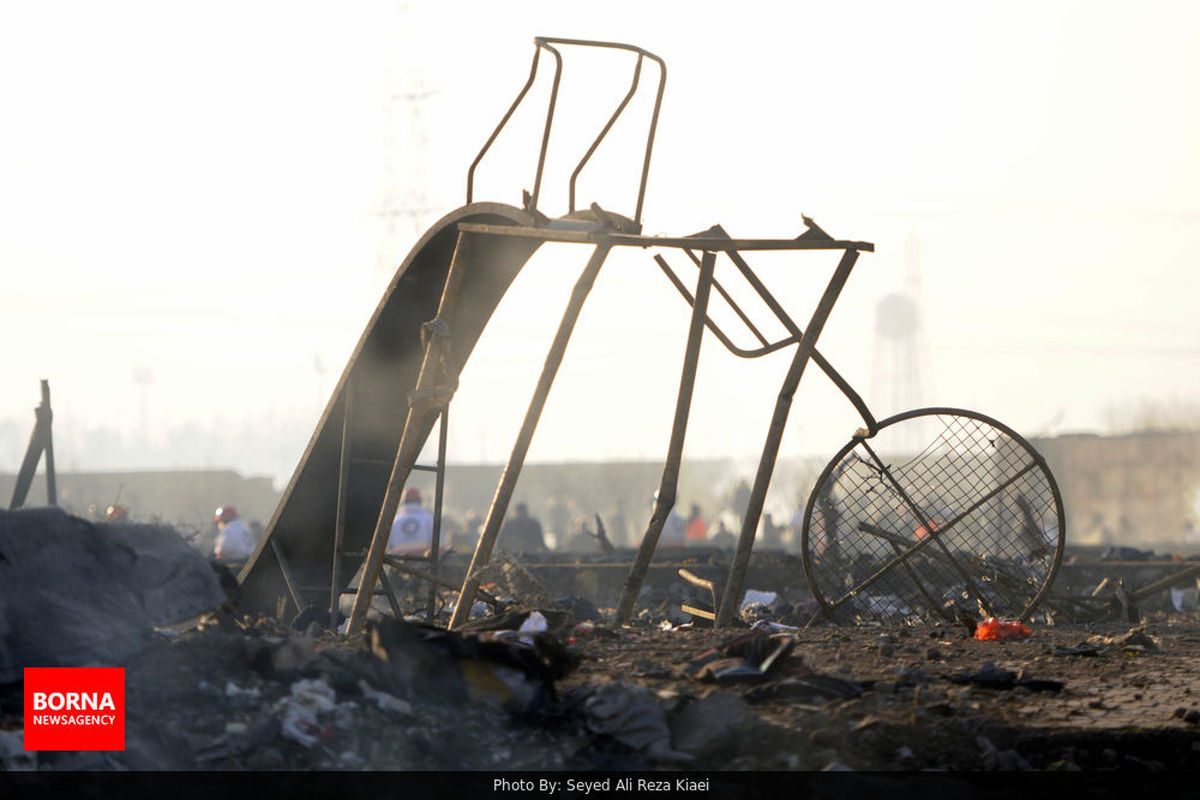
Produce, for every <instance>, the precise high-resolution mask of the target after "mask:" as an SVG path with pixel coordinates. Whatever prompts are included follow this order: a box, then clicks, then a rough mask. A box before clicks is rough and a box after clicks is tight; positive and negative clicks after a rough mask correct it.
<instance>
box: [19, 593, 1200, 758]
mask: <svg viewBox="0 0 1200 800" xmlns="http://www.w3.org/2000/svg"><path fill="white" fill-rule="evenodd" d="M566 624H567V625H568V629H567V630H565V632H564V633H563V634H562V637H561V641H564V642H567V643H568V645H567V651H566V655H567V656H569V658H570V660H571V661H577V664H576V665H575V666H574V668H573V669H572V670H571V671H570V672H569V673H568V674H567V675H566V676H565V677H563V678H561V679H559V680H557V681H556V682H555V688H556V691H555V692H554V696H553V698H551V697H550V695H549V694H543V695H539V696H538V697H537V698H535V699H534V700H529V697H531V696H532V695H529V694H528V693H526V695H521V694H520V693H519V692H518V693H516V695H514V693H512V692H508V691H506V690H502V689H500V690H497V691H493V689H497V687H499V684H498V683H497V682H496V680H495V676H494V675H493V674H492V673H488V675H486V676H484V677H483V678H480V673H479V672H478V667H477V665H478V664H480V663H483V664H488V663H491V662H489V661H488V658H490V657H491V656H489V655H487V654H484V655H482V656H481V655H479V654H476V655H475V656H466V657H464V656H463V654H462V653H461V652H460V653H458V655H457V657H451V656H448V655H447V654H446V653H445V652H444V651H443V650H442V649H439V647H438V646H437V645H430V644H414V643H412V642H407V643H403V644H398V645H396V648H395V649H393V650H391V651H390V652H391V653H392V655H391V658H390V660H388V661H384V660H382V659H381V658H380V654H381V653H382V652H383V651H382V650H381V649H380V648H379V647H376V648H375V651H374V652H372V651H371V649H370V647H369V644H368V642H367V641H366V640H365V639H360V638H358V637H354V638H351V639H347V638H345V637H340V636H338V635H336V634H333V633H330V632H318V631H316V630H315V629H310V630H309V631H308V632H301V631H298V630H296V629H295V628H289V627H287V626H284V625H282V623H279V622H276V621H273V620H262V619H260V620H258V621H257V622H256V623H255V624H248V623H247V622H246V621H245V620H242V621H241V622H240V623H239V622H236V621H233V620H231V619H229V618H225V619H218V618H216V617H209V618H208V619H206V620H204V621H202V623H201V624H200V625H199V626H197V627H196V628H194V629H192V630H189V631H187V632H184V633H175V632H173V631H167V632H163V633H159V634H156V639H155V641H154V642H153V643H151V644H150V646H149V647H147V648H146V649H145V650H144V652H143V653H142V654H141V655H140V656H139V657H138V658H137V659H135V660H134V661H133V662H131V663H130V664H129V665H128V667H127V673H126V685H127V703H128V706H127V748H126V751H125V752H124V753H39V754H30V755H29V756H27V757H26V761H25V762H23V763H22V762H20V761H19V759H18V760H14V759H13V758H12V757H11V756H10V758H9V760H8V761H7V762H6V766H8V767H9V768H18V767H22V766H24V767H33V768H40V769H51V770H62V769H200V770H228V769H233V770H238V769H340V770H345V769H349V770H361V769H368V770H373V769H404V770H412V769H437V770H462V769H465V770H497V769H503V770H509V769H513V770H538V771H540V770H592V769H630V770H661V769H665V770H770V771H776V770H824V769H847V768H848V769H854V770H903V771H907V770H927V769H955V770H1076V769H1081V770H1089V771H1091V770H1149V771H1160V770H1168V769H1171V770H1173V769H1177V768H1189V767H1193V766H1194V765H1195V764H1198V763H1200V724H1197V723H1200V704H1198V701H1200V696H1198V693H1200V686H1197V684H1196V681H1195V671H1196V668H1197V665H1200V619H1197V618H1196V617H1195V616H1194V615H1193V616H1184V615H1172V616H1171V617H1169V618H1168V617H1165V616H1164V617H1162V618H1160V619H1156V620H1152V621H1150V622H1149V623H1148V624H1146V625H1145V626H1144V628H1142V629H1140V630H1138V631H1135V632H1134V633H1133V635H1132V636H1131V635H1130V634H1131V632H1130V629H1129V628H1128V627H1127V626H1121V625H1111V624H1109V625H1093V626H1090V627H1083V626H1053V627H1037V628H1035V629H1034V630H1033V633H1032V635H1031V636H1030V637H1029V638H1028V639H1026V640H1023V641H1008V642H985V641H977V640H975V639H973V638H969V637H968V635H967V631H966V630H965V629H963V628H957V627H910V628H890V629H888V628H865V627H863V628H836V627H828V626H814V627H810V628H807V629H799V630H791V631H783V632H780V633H776V634H775V635H776V636H777V637H779V638H776V639H773V640H771V641H773V642H785V640H790V641H791V642H792V643H791V644H790V648H791V649H790V652H788V653H787V654H786V655H784V656H783V657H781V658H779V659H777V660H776V662H775V664H774V667H773V669H771V670H770V671H768V672H767V674H766V675H762V676H754V677H746V676H742V677H741V678H739V679H738V680H736V681H734V682H729V683H725V682H719V683H712V682H703V681H700V680H697V679H696V678H694V677H691V676H690V675H688V674H687V673H686V672H685V669H686V668H687V665H688V663H689V662H690V661H692V660H693V659H695V658H696V657H697V656H698V655H700V654H701V653H703V652H704V651H706V650H708V649H710V648H712V647H714V646H717V645H720V644H721V643H723V642H725V641H727V640H729V639H730V638H731V637H733V636H736V635H739V634H744V633H745V629H742V630H740V631H713V630H711V629H708V630H705V629H692V628H689V627H682V628H674V629H663V628H660V627H644V628H625V629H619V630H610V629H607V628H605V627H604V626H602V625H601V626H595V627H593V628H591V629H590V630H589V629H587V628H586V626H585V627H584V628H576V627H574V626H575V623H574V621H568V622H567V623H566ZM664 627H669V626H664ZM763 635H764V636H765V634H763ZM1081 645H1083V646H1081ZM497 646H499V645H497ZM503 646H504V647H508V648H509V650H508V651H505V652H510V651H512V650H513V648H514V647H517V648H519V647H520V646H519V645H514V644H512V643H511V642H510V643H509V644H506V645H503ZM416 651H419V652H420V653H421V654H422V655H420V657H419V658H417V659H416V660H415V661H413V662H412V664H416V665H417V666H415V667H414V666H412V664H409V665H408V666H405V663H406V662H405V658H404V657H402V654H404V653H410V652H416ZM398 654H400V655H398ZM430 654H432V655H430ZM505 657H507V656H505ZM422 659H423V660H422ZM479 659H482V660H479ZM455 665H457V666H455ZM464 665H466V666H464ZM468 667H469V668H468ZM450 673H453V674H454V675H456V676H465V680H460V679H459V678H455V680H454V681H451V682H450V683H447V682H446V680H443V678H444V677H445V676H446V675H449V674H450ZM495 674H496V675H500V677H501V678H502V679H504V675H503V674H501V673H499V672H497V673H495ZM510 677H511V674H510ZM536 683H537V681H528V680H527V681H526V685H525V688H526V689H528V688H529V687H530V686H532V685H533V684H536ZM451 684H453V685H451ZM463 686H468V687H471V688H469V690H468V691H463ZM481 687H482V691H479V690H480V688H481ZM1193 687H1196V688H1195V689H1194V688H1193ZM514 696H515V697H516V698H517V699H518V700H520V703H519V704H518V705H517V706H514V704H513V700H514ZM306 697H307V698H308V700H305V698H306ZM313 697H316V699H315V700H313ZM497 698H506V699H507V700H506V702H500V701H499V700H498V699H497ZM304 702H309V703H310V708H311V709H312V714H311V715H310V717H309V718H307V720H303V719H302V720H301V721H300V722H299V723H297V722H296V721H295V719H293V718H292V717H291V716H289V715H293V714H294V712H295V710H296V708H297V707H298V706H297V704H298V703H299V704H301V705H303V703H304ZM506 705H507V708H506V707H505V706H506ZM514 708H517V709H518V710H517V711H516V712H515V713H514V710H513V709H514ZM20 714H21V699H20V697H19V696H15V695H14V694H13V693H12V692H11V691H10V692H8V693H6V694H4V695H3V696H0V732H4V731H8V732H12V731H16V730H19V728H20V725H21V719H20Z"/></svg>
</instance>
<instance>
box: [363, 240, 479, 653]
mask: <svg viewBox="0 0 1200 800" xmlns="http://www.w3.org/2000/svg"><path fill="white" fill-rule="evenodd" d="M473 241H474V240H473V239H472V238H471V237H470V236H469V235H468V234H465V233H462V232H461V231H460V232H459V234H458V241H457V242H456V244H455V247H454V255H453V256H452V257H451V259H450V269H449V271H448V272H447V274H446V283H445V285H444V286H443V287H442V298H441V301H440V302H439V303H438V312H437V317H436V319H438V320H441V321H442V322H445V320H446V318H447V317H448V316H449V315H450V314H451V313H452V311H453V310H454V308H455V306H456V305H457V303H458V296H459V294H460V293H461V292H462V284H463V279H464V277H465V276H464V273H465V272H466V266H465V264H466V261H468V260H469V258H470V252H471V247H472V242H473ZM437 327H439V326H432V327H430V328H427V330H434V329H436V328H437ZM441 327H445V326H441ZM444 346H445V342H444V337H442V336H439V335H436V334H434V335H432V336H431V337H430V338H429V339H428V340H427V343H426V346H425V354H424V357H423V358H422V361H421V371H420V374H419V375H418V377H417V385H416V389H415V390H414V391H413V394H414V395H417V396H420V395H427V394H428V393H429V392H430V391H431V390H432V389H433V388H434V387H435V386H437V385H439V383H440V382H441V381H443V380H444V379H445V376H444V375H443V374H442V373H443V371H444V369H443V367H444V359H443V355H444V354H443V353H442V352H441V350H442V349H443V347H444ZM430 413H431V412H430V409H429V407H428V406H427V405H426V404H424V403H423V402H421V401H417V402H414V403H412V404H410V405H409V408H408V414H407V416H406V418H405V422H404V430H403V432H402V433H401V435H400V444H399V445H398V446H397V448H396V458H395V461H394V462H393V464H392V472H391V475H390V476H389V478H388V484H387V490H386V491H385V492H384V497H383V503H382V505H381V507H380V509H379V519H378V520H376V522H375V532H374V534H373V535H372V537H371V546H370V547H369V548H368V550H367V557H366V562H365V563H364V564H363V574H362V579H361V580H360V581H359V584H358V593H357V594H356V595H355V597H354V607H353V610H352V611H351V612H350V624H349V626H348V627H347V632H348V633H350V634H357V633H359V632H360V631H362V629H363V625H364V624H365V623H366V621H367V612H368V611H369V610H370V606H371V596H372V593H373V592H374V591H375V583H376V582H377V581H378V580H379V574H380V568H381V567H382V565H383V555H384V552H385V551H386V550H387V540H388V536H389V535H390V534H391V530H392V520H393V519H394V518H395V516H396V509H397V507H398V506H399V505H400V490H401V489H402V488H404V484H405V483H406V482H407V481H408V476H409V475H410V474H411V472H412V465H413V463H414V462H415V461H416V459H417V455H418V454H419V453H420V450H421V446H422V445H423V444H424V439H423V438H422V437H419V436H418V433H417V432H418V430H419V429H421V428H423V427H424V425H425V423H426V422H428V421H429V415H430Z"/></svg>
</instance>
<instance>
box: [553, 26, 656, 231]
mask: <svg viewBox="0 0 1200 800" xmlns="http://www.w3.org/2000/svg"><path fill="white" fill-rule="evenodd" d="M534 42H535V43H536V44H539V45H543V44H563V45H579V46H583V47H607V48H612V49H616V50H628V51H630V52H633V53H637V54H638V57H639V60H640V59H641V57H643V56H644V57H646V58H648V59H650V60H651V61H653V62H654V63H655V64H658V71H659V76H658V91H657V92H656V93H655V95H654V111H653V112H652V113H651V115H650V128H649V130H648V131H647V132H646V154H645V156H644V157H643V158H642V177H641V181H640V182H639V183H638V198H637V208H636V209H635V210H634V212H633V221H634V222H635V223H637V224H638V225H641V223H642V204H643V202H644V201H645V199H646V179H647V177H649V175H650V155H651V153H652V152H653V151H654V134H655V131H657V130H658V115H659V112H660V111H662V99H663V92H664V91H665V90H666V87H667V63H666V62H665V61H663V60H662V59H661V58H659V57H658V56H656V55H654V53H651V52H650V51H649V50H643V49H642V48H640V47H636V46H634V45H630V44H621V43H620V42H602V41H593V40H589V39H555V38H550V37H546V36H539V37H537V38H536V39H534Z"/></svg>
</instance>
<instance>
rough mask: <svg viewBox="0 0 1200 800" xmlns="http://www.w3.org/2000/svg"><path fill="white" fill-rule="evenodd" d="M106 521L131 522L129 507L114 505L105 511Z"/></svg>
mask: <svg viewBox="0 0 1200 800" xmlns="http://www.w3.org/2000/svg"><path fill="white" fill-rule="evenodd" d="M104 521H105V522H129V508H128V507H126V506H118V505H112V506H109V507H108V510H107V511H105V512H104Z"/></svg>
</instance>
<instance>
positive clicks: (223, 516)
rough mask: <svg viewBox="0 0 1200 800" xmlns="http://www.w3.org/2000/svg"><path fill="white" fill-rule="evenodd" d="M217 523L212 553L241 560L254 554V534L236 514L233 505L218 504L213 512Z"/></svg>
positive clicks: (219, 556) (224, 557) (223, 557)
mask: <svg viewBox="0 0 1200 800" xmlns="http://www.w3.org/2000/svg"><path fill="white" fill-rule="evenodd" d="M215 522H216V523H217V530H218V531H219V533H218V534H217V540H216V543H215V544H214V546H213V555H214V556H216V557H217V558H221V559H227V560H239V561H240V560H242V559H245V558H249V557H250V556H252V555H254V548H255V545H256V542H255V541H254V534H252V533H250V529H249V528H248V527H246V523H245V522H244V521H243V520H242V518H241V517H239V516H238V513H237V509H236V508H234V507H233V506H220V507H218V508H217V510H216V513H215Z"/></svg>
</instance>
